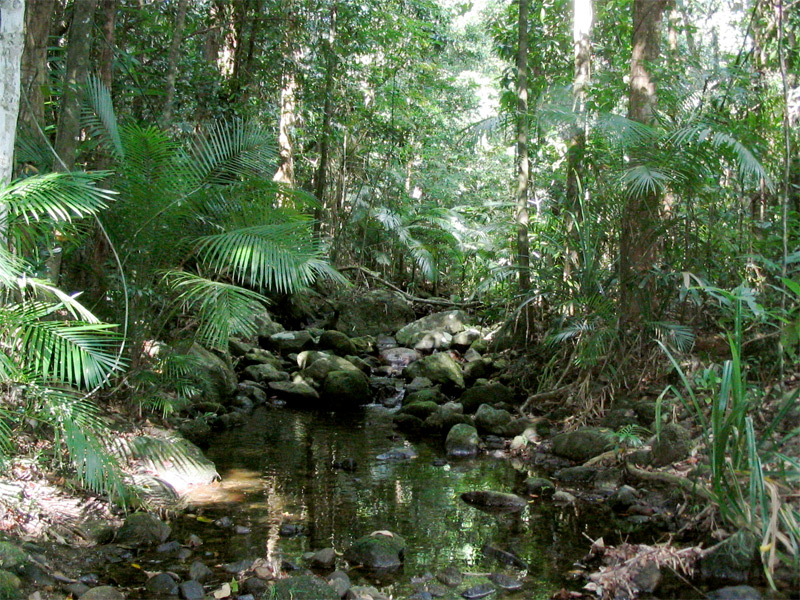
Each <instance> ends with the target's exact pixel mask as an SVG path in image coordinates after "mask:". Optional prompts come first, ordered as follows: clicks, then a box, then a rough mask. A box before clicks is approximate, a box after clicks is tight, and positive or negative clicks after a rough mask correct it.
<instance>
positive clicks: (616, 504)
mask: <svg viewBox="0 0 800 600" xmlns="http://www.w3.org/2000/svg"><path fill="white" fill-rule="evenodd" d="M606 502H607V504H608V506H609V507H611V510H613V511H615V512H625V511H626V510H628V509H629V508H630V507H631V506H633V505H634V504H636V503H637V502H639V492H638V491H637V490H636V489H634V488H632V487H631V486H629V485H623V486H622V487H621V488H619V489H618V490H617V491H615V492H614V493H613V494H611V496H609V498H608V500H607V501H606Z"/></svg>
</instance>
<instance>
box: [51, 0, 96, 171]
mask: <svg viewBox="0 0 800 600" xmlns="http://www.w3.org/2000/svg"><path fill="white" fill-rule="evenodd" d="M96 8H97V0H75V3H74V5H73V9H72V10H73V15H72V23H71V24H70V27H69V46H68V48H67V64H66V71H65V73H64V89H63V91H62V95H61V111H60V112H59V118H58V130H57V132H56V145H55V148H56V153H57V154H58V156H59V158H60V159H61V160H60V161H59V160H56V163H55V165H54V169H55V170H62V169H66V170H68V171H69V170H72V169H73V168H74V167H75V160H76V159H77V155H78V140H79V138H80V133H81V122H80V118H81V105H82V103H83V84H84V83H85V81H86V77H87V75H88V74H89V54H90V51H91V48H92V23H93V22H94V13H95V10H96Z"/></svg>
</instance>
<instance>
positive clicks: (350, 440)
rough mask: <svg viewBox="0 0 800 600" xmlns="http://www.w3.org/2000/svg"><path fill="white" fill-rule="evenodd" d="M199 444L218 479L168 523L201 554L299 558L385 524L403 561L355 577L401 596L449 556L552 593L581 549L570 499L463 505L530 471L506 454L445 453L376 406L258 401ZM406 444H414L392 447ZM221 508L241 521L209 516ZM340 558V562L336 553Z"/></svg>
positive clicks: (219, 559)
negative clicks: (517, 562) (501, 554)
mask: <svg viewBox="0 0 800 600" xmlns="http://www.w3.org/2000/svg"><path fill="white" fill-rule="evenodd" d="M412 449H413V452H409V451H410V450H412ZM396 450H402V452H392V451H396ZM386 453H389V458H387V457H386V456H385V454H386ZM206 454H207V455H208V457H209V458H210V459H211V460H213V461H214V462H215V463H216V465H217V469H218V471H219V473H220V475H221V476H222V481H221V482H219V483H217V484H215V485H213V486H207V487H204V488H200V489H198V490H195V492H194V493H193V494H191V495H190V497H189V502H190V503H191V504H192V507H193V508H192V511H193V512H194V514H201V515H202V516H201V518H200V519H197V518H191V512H192V511H190V516H189V517H181V518H179V519H178V520H177V521H176V522H174V523H173V534H174V536H175V538H176V539H185V538H186V537H187V536H188V535H189V534H196V535H198V536H199V537H200V538H201V539H202V540H203V546H201V547H200V548H199V549H198V551H202V552H199V553H198V555H197V556H198V558H200V559H201V560H203V558H202V557H201V556H200V555H202V554H203V553H205V556H206V557H207V558H206V562H207V563H208V564H209V565H210V564H211V563H210V562H208V561H209V560H213V562H214V563H216V564H224V563H233V562H236V561H240V560H253V559H255V558H259V557H270V558H278V559H283V560H285V561H288V562H290V563H292V564H294V565H299V566H302V565H303V564H304V563H303V560H302V555H303V554H304V553H306V552H309V551H316V550H320V549H323V548H331V547H332V548H334V549H335V550H336V551H337V553H340V552H343V551H344V550H345V549H346V548H347V547H348V546H349V545H350V544H351V542H352V541H353V540H355V539H356V538H357V537H359V536H362V535H365V534H368V533H370V532H372V531H375V530H390V531H393V532H396V533H399V534H400V535H402V536H403V537H404V538H405V539H406V541H407V544H408V548H407V550H406V554H405V561H404V566H403V568H402V570H400V571H399V572H394V573H388V574H383V575H382V576H379V575H375V574H372V575H370V574H367V573H361V572H360V571H358V570H351V571H350V573H349V574H350V576H351V579H353V581H354V583H359V582H360V583H365V584H370V585H375V586H376V587H379V589H381V591H383V593H384V594H386V595H390V596H391V597H393V598H405V597H408V596H410V595H411V594H413V592H414V589H415V583H417V581H416V580H417V579H418V578H421V577H424V576H425V575H426V574H428V575H430V574H436V573H437V572H440V571H441V570H442V569H444V568H446V567H448V566H454V567H456V568H457V569H458V570H460V571H462V572H464V573H484V574H486V573H490V572H495V573H505V574H507V575H510V576H513V577H516V578H519V579H522V580H523V581H524V582H525V588H524V590H523V591H521V592H516V593H514V594H507V595H506V596H505V597H508V598H549V597H550V596H551V595H552V594H553V592H554V591H555V590H558V589H560V588H561V587H562V586H563V585H564V583H565V574H566V573H568V572H569V571H570V570H571V569H572V568H573V566H572V565H573V562H574V561H575V560H576V559H578V558H579V557H580V555H581V553H582V552H585V549H586V540H585V538H583V537H582V536H581V535H580V532H579V530H585V529H586V527H587V526H588V525H587V524H586V523H583V524H581V519H580V518H579V515H577V514H576V512H575V509H574V508H564V509H560V508H558V507H556V506H554V505H553V504H552V503H547V504H537V503H536V502H532V503H530V504H529V506H528V508H526V509H525V511H523V512H522V513H521V514H517V515H513V516H512V515H508V514H489V513H485V512H481V511H479V510H477V509H475V508H472V507H470V506H468V505H467V504H466V503H464V502H463V501H462V500H461V499H460V498H459V496H460V494H462V493H464V492H468V491H472V490H485V489H490V490H500V491H512V490H514V489H515V488H516V487H518V484H519V483H520V482H521V481H522V480H524V478H525V477H526V476H527V473H526V472H524V471H521V470H517V468H515V466H514V464H513V463H512V461H510V460H509V459H508V458H507V457H495V458H493V457H491V456H483V457H480V458H477V459H472V460H467V461H454V462H447V461H445V460H444V458H443V457H444V454H443V448H440V447H439V446H438V445H433V444H431V443H428V442H426V441H414V443H413V445H412V444H411V443H410V442H408V441H404V440H402V439H400V438H398V437H396V434H395V433H394V431H393V429H392V427H391V413H390V412H389V411H388V410H387V409H386V408H384V407H382V406H367V407H365V408H364V409H363V410H362V411H359V412H357V413H355V414H352V413H351V414H339V413H335V414H334V413H321V412H300V411H293V410H289V409H285V408H274V407H269V406H268V407H262V408H259V409H258V410H256V411H255V412H254V413H253V414H252V415H251V417H250V418H249V419H248V422H247V424H246V425H244V426H243V427H241V428H237V429H233V430H228V431H225V432H221V433H219V434H216V435H215V436H214V437H213V439H212V441H211V446H210V448H209V449H208V450H207V452H206ZM407 454H416V456H415V457H414V458H398V457H397V455H407ZM342 465H346V467H347V470H346V469H343V468H341V467H342ZM223 517H228V518H229V519H230V521H231V522H232V523H233V525H239V526H244V527H246V528H247V530H248V532H246V533H241V534H236V533H234V531H233V528H232V527H231V528H220V527H218V526H217V525H215V524H213V523H211V522H210V521H213V520H217V519H220V518H223ZM590 528H591V527H590ZM282 529H283V531H282ZM287 533H288V534H289V535H286V534H287ZM298 533H299V534H298ZM486 544H491V545H492V546H494V547H497V548H501V549H503V550H506V551H511V552H513V553H514V554H516V555H518V556H519V557H521V558H522V560H524V561H525V562H526V563H527V564H528V565H529V567H528V569H527V570H522V569H519V568H515V567H509V566H504V565H502V564H500V563H498V562H497V561H496V560H493V559H491V558H490V557H487V556H486V555H485V553H484V552H483V550H482V549H483V548H484V546H485V545H486ZM337 566H339V567H340V568H342V567H343V566H344V561H343V560H342V559H341V558H340V559H338V560H337ZM321 574H327V573H325V572H322V573H321ZM469 579H470V577H467V578H466V579H465V582H464V585H462V586H461V587H467V586H468V585H469ZM460 591H462V590H460V588H459V590H453V591H452V593H453V597H454V598H455V597H459V596H458V595H457V594H456V592H458V593H460ZM448 597H450V596H448Z"/></svg>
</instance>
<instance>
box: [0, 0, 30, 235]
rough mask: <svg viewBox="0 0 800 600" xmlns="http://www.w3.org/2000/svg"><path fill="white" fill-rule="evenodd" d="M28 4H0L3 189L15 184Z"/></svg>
mask: <svg viewBox="0 0 800 600" xmlns="http://www.w3.org/2000/svg"><path fill="white" fill-rule="evenodd" d="M24 27H25V2H24V1H23V0H0V74H2V78H1V79H0V85H2V90H0V91H2V94H0V187H5V186H6V185H8V183H9V182H10V181H11V176H12V173H13V170H14V139H15V136H16V133H17V119H18V117H19V93H20V65H21V59H22V48H23V46H24V42H25V37H24V36H25V34H24ZM3 206H4V205H3V204H0V211H4V210H5V209H4V208H3ZM5 217H6V215H5V214H4V213H0V239H1V240H2V241H3V242H5V233H6V231H5V227H6V219H5Z"/></svg>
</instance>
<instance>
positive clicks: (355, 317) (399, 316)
mask: <svg viewBox="0 0 800 600" xmlns="http://www.w3.org/2000/svg"><path fill="white" fill-rule="evenodd" d="M335 308H336V313H337V314H338V319H337V320H336V327H335V328H336V329H337V330H338V331H341V332H342V333H346V334H347V335H350V336H353V335H356V336H362V335H378V334H381V333H394V332H395V331H397V330H398V329H400V328H401V327H403V325H405V324H406V323H408V322H409V321H412V320H413V319H414V311H413V309H412V308H411V306H409V304H408V302H406V301H405V300H404V299H403V297H402V296H400V295H399V294H396V293H394V292H389V291H386V290H369V291H366V292H359V293H357V294H353V295H350V296H348V297H343V298H340V299H339V300H338V301H337V302H336V303H335Z"/></svg>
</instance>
